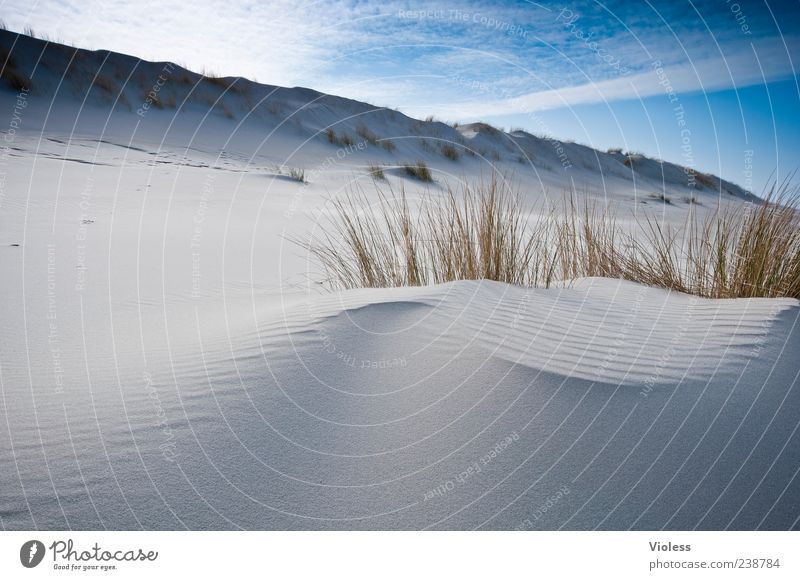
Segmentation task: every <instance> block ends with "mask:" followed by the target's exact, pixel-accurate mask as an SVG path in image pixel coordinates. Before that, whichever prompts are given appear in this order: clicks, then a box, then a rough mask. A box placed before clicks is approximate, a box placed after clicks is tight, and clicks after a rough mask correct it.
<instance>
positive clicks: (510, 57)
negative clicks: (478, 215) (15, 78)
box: [3, 0, 799, 118]
mask: <svg viewBox="0 0 800 580" xmlns="http://www.w3.org/2000/svg"><path fill="white" fill-rule="evenodd" d="M742 6H744V4H742ZM747 10H750V12H747V13H743V14H742V15H739V16H737V14H735V13H733V12H732V11H731V9H730V7H729V6H728V4H726V3H725V2H712V1H709V0H695V1H694V2H693V3H690V2H688V0H687V3H686V4H683V3H681V2H668V3H664V4H663V6H662V5H654V4H649V3H638V2H637V3H631V2H621V1H620V2H617V1H609V2H606V3H599V2H597V3H585V2H582V3H579V4H578V3H575V4H574V5H573V4H571V3H570V2H564V3H563V4H562V3H558V4H555V3H535V2H510V3H507V4H503V5H501V6H498V5H497V4H496V3H493V2H483V1H456V2H446V3H445V2H425V3H409V2H399V1H391V0H390V1H388V2H381V3H370V2H360V1H356V0H334V1H324V2H323V1H321V0H317V1H314V2H305V3H297V2H290V1H288V0H275V1H271V2H260V1H255V0H247V1H242V2H237V3H220V2H193V3H192V4H191V6H190V7H189V8H187V5H186V3H185V2H182V1H179V0H159V1H157V2H156V1H150V0H148V1H144V2H137V3H135V4H134V3H129V2H125V1H123V0H102V1H97V0H94V1H93V0H89V1H80V2H79V1H77V0H39V1H38V2H35V3H33V4H28V5H26V4H22V3H8V2H6V3H5V4H4V6H3V13H4V19H5V22H6V24H7V25H8V26H9V27H10V28H12V29H18V30H21V29H22V28H23V27H25V26H31V27H32V28H34V29H35V30H38V31H41V32H43V33H46V34H48V35H50V36H53V37H57V38H61V39H63V40H64V41H66V42H70V43H76V44H78V45H81V46H84V47H88V48H106V49H110V50H115V51H119V52H125V53H129V54H133V55H135V56H139V57H141V58H145V59H149V60H174V61H178V62H180V63H182V64H185V65H187V66H188V67H190V68H193V69H203V68H205V69H207V70H212V71H214V72H217V73H220V74H227V75H242V76H247V77H250V78H257V79H258V80H259V81H261V82H266V83H271V84H279V85H288V86H294V85H304V86H310V87H313V88H316V89H319V90H323V91H326V92H333V93H337V94H342V95H345V96H350V97H354V98H360V99H366V100H370V101H373V102H377V103H379V104H385V105H397V106H400V107H401V108H403V109H406V110H409V111H420V112H422V109H425V111H427V112H441V114H445V115H448V116H450V117H452V118H459V117H478V116H483V115H486V114H489V113H493V114H505V113H507V114H511V113H518V112H523V111H533V110H540V109H543V108H557V107H569V106H573V105H577V104H584V103H591V102H602V101H612V100H620V99H629V98H633V97H635V96H637V95H639V96H649V95H655V94H658V93H659V92H661V91H663V87H661V86H660V85H659V84H658V79H656V77H655V75H654V72H653V66H652V62H653V61H654V60H660V61H661V62H662V63H664V65H665V71H666V73H667V75H668V76H669V78H670V81H671V83H672V86H673V87H674V89H675V90H676V91H696V90H717V89H723V88H730V87H733V86H743V85H746V84H750V83H754V82H758V81H760V80H761V74H762V71H761V69H760V68H759V66H758V62H757V61H756V59H755V57H754V55H753V48H751V44H752V47H754V48H755V51H756V52H757V53H758V54H759V56H760V57H761V58H760V61H761V65H762V66H763V67H764V70H763V72H764V74H765V76H766V77H767V79H773V78H779V77H785V76H789V75H793V74H794V71H793V69H792V62H791V60H790V55H791V54H798V52H797V48H798V42H797V30H798V20H799V19H797V18H795V19H792V18H784V20H783V21H782V22H781V23H776V22H775V21H774V20H773V19H772V16H771V14H770V13H769V11H767V10H764V9H758V8H757V7H754V6H751V5H748V6H747ZM745 25H746V29H745V28H744V26H745ZM779 25H780V26H782V27H783V30H781V29H779V28H778V26H779ZM787 33H788V36H786V37H785V38H784V37H783V36H782V35H786V34H787ZM784 41H786V42H787V45H788V50H787V47H785V46H784V45H783V43H784ZM432 103H438V105H435V106H436V107H437V108H438V110H431V107H432V105H431V104H432Z"/></svg>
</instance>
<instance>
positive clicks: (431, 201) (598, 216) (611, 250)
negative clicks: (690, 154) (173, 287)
mask: <svg viewBox="0 0 800 580" xmlns="http://www.w3.org/2000/svg"><path fill="white" fill-rule="evenodd" d="M796 193H797V192H796V191H794V189H792V188H789V187H788V185H787V184H786V183H784V184H783V185H781V186H780V187H775V188H773V189H772V190H771V191H770V192H769V193H768V194H767V195H766V197H765V199H764V200H759V201H758V202H747V203H744V204H743V207H734V206H728V209H719V210H716V211H708V212H705V213H700V212H698V211H696V210H692V211H690V212H689V214H688V217H687V219H686V222H685V223H684V224H683V225H682V226H680V227H678V226H675V225H670V224H665V223H664V222H662V221H660V220H659V219H657V217H656V214H640V217H638V218H637V219H635V220H634V221H633V223H632V224H628V225H626V226H625V227H621V226H620V225H619V224H618V222H617V219H616V215H615V212H614V208H613V207H612V206H609V205H607V204H600V203H598V202H594V201H591V200H588V199H587V200H584V201H583V202H581V203H579V202H578V201H576V199H575V197H574V196H573V195H565V196H564V198H563V200H562V202H561V203H560V204H558V203H556V204H553V203H543V204H542V205H541V206H539V207H537V208H531V207H527V206H526V204H524V203H523V202H522V198H521V196H520V195H519V194H518V193H517V192H515V191H514V190H513V189H512V188H510V187H509V186H508V185H507V183H506V181H505V180H504V179H502V178H501V177H499V176H493V177H492V178H491V179H490V180H489V181H484V182H479V183H476V184H463V185H462V186H461V187H460V189H458V190H454V189H451V188H448V189H447V190H446V191H445V192H443V193H424V194H422V195H420V196H419V197H418V198H415V200H414V203H411V202H410V201H409V199H408V198H407V196H406V194H405V191H404V190H402V189H401V190H400V192H395V191H394V190H392V189H391V187H390V188H389V189H388V191H385V190H382V189H380V188H379V189H378V193H377V197H376V198H374V199H372V198H368V197H367V195H366V194H365V193H364V192H363V191H362V190H358V189H355V190H349V191H347V192H346V193H345V194H344V195H343V196H342V197H340V198H337V199H335V200H333V201H332V202H331V205H332V208H331V209H332V211H331V213H330V215H329V220H328V222H327V223H326V224H324V226H323V227H322V232H321V235H320V236H318V237H315V238H314V239H313V240H311V241H306V242H301V245H302V246H303V247H304V248H306V249H307V251H308V252H309V254H310V255H311V256H312V257H313V258H314V259H315V260H316V261H317V263H318V264H319V265H320V266H321V268H322V270H323V271H324V273H325V282H326V283H327V284H328V285H329V286H330V287H332V288H361V287H392V286H418V285H428V284H438V283H443V282H450V281H455V280H475V279H487V280H495V281H499V282H506V283H509V284H516V285H521V286H529V287H549V286H550V285H551V284H552V283H553V282H555V281H559V280H560V281H564V280H566V281H569V280H574V279H576V278H582V277H592V276H600V277H607V278H620V279H625V280H631V281H634V282H638V283H642V284H647V285H650V286H655V287H659V288H665V289H669V290H675V291H679V292H684V293H687V294H694V295H697V296H702V297H708V298H741V297H747V298H750V297H793V298H800V219H799V218H798V216H800V211H799V210H800V207H798V203H799V202H798V199H799V198H798V196H797V195H796Z"/></svg>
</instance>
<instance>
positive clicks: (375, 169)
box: [367, 163, 386, 180]
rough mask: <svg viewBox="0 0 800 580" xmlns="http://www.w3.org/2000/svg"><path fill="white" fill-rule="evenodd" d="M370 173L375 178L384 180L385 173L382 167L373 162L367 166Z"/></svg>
mask: <svg viewBox="0 0 800 580" xmlns="http://www.w3.org/2000/svg"><path fill="white" fill-rule="evenodd" d="M367 169H368V171H369V173H370V175H372V177H374V178H375V179H381V180H386V174H385V173H384V172H383V167H381V166H380V165H377V164H375V163H370V164H369V167H368V168H367Z"/></svg>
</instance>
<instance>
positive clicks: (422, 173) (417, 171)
mask: <svg viewBox="0 0 800 580" xmlns="http://www.w3.org/2000/svg"><path fill="white" fill-rule="evenodd" d="M403 171H405V173H406V175H410V176H411V177H414V178H415V179H419V180H420V181H433V176H432V175H431V170H430V169H428V166H427V165H426V164H425V162H424V161H417V162H416V163H414V164H413V165H411V164H407V165H403Z"/></svg>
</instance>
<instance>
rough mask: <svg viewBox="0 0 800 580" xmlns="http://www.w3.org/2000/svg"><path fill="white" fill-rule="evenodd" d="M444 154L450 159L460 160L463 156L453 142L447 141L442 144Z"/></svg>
mask: <svg viewBox="0 0 800 580" xmlns="http://www.w3.org/2000/svg"><path fill="white" fill-rule="evenodd" d="M442 155H444V156H445V157H447V158H448V159H449V160H450V161H458V159H459V158H460V157H461V154H460V153H459V152H458V149H456V148H455V146H454V145H452V144H451V143H445V144H444V145H442Z"/></svg>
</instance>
